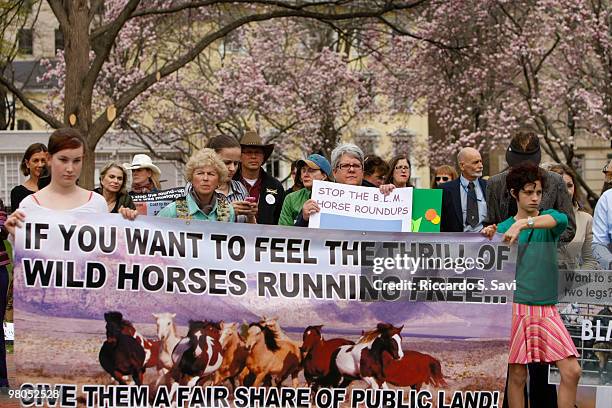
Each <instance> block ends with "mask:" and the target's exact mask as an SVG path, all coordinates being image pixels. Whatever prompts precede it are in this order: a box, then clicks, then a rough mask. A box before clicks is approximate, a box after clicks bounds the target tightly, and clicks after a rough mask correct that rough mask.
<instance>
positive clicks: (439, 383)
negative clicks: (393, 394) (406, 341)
mask: <svg viewBox="0 0 612 408" xmlns="http://www.w3.org/2000/svg"><path fill="white" fill-rule="evenodd" d="M383 373H384V376H385V381H386V382H388V383H389V384H393V385H396V386H399V387H413V388H415V389H416V390H417V391H418V390H420V389H421V387H422V386H423V384H430V385H433V386H434V387H444V386H446V381H444V376H443V375H442V367H441V365H440V362H439V361H438V360H436V359H435V358H433V357H432V356H430V355H429V354H423V353H419V352H418V351H412V350H405V351H404V357H402V358H400V359H399V360H396V359H394V358H393V357H392V356H391V354H389V353H387V352H386V351H385V352H384V353H383Z"/></svg>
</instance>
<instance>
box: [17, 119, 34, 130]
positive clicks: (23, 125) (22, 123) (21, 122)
mask: <svg viewBox="0 0 612 408" xmlns="http://www.w3.org/2000/svg"><path fill="white" fill-rule="evenodd" d="M17 130H32V124H31V123H30V122H28V121H27V120H25V119H18V120H17Z"/></svg>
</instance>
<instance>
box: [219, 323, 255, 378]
mask: <svg viewBox="0 0 612 408" xmlns="http://www.w3.org/2000/svg"><path fill="white" fill-rule="evenodd" d="M220 325H221V336H220V338H219V342H220V343H221V346H222V347H223V363H222V364H221V367H219V369H218V370H217V371H216V372H215V378H214V380H213V385H219V384H221V383H222V382H224V381H225V380H229V381H230V383H231V384H232V387H233V388H234V389H235V388H236V379H237V380H238V384H239V385H243V384H244V378H243V377H244V375H242V374H241V373H242V372H243V370H244V367H245V366H246V359H247V357H248V356H249V351H248V350H247V347H246V344H245V343H244V340H242V338H241V337H240V334H238V323H224V322H221V324H220ZM245 374H246V373H245Z"/></svg>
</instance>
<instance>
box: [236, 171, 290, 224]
mask: <svg viewBox="0 0 612 408" xmlns="http://www.w3.org/2000/svg"><path fill="white" fill-rule="evenodd" d="M259 171H260V176H261V177H262V180H261V192H260V193H259V205H258V207H257V223H258V224H268V225H278V219H279V218H280V213H281V210H282V208H283V201H285V189H284V188H283V185H282V184H281V182H280V181H278V180H277V179H275V178H274V177H272V176H270V175H269V174H268V173H266V171H265V170H264V169H260V170H259ZM241 178H242V173H241V172H240V170H238V171H237V172H236V174H234V180H238V181H240V180H241ZM245 187H246V188H247V190H249V186H245Z"/></svg>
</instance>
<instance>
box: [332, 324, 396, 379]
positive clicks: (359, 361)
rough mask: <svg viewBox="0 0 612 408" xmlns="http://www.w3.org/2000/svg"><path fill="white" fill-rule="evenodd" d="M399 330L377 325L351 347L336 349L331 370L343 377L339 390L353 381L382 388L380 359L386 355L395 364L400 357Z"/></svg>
mask: <svg viewBox="0 0 612 408" xmlns="http://www.w3.org/2000/svg"><path fill="white" fill-rule="evenodd" d="M403 327H404V326H402V327H394V326H393V325H392V324H389V323H378V325H377V326H376V329H374V330H371V331H369V332H365V333H364V335H363V336H362V337H361V339H359V341H358V342H357V344H355V345H354V346H350V345H347V346H340V348H339V349H338V351H337V352H336V353H335V355H334V362H335V367H334V368H335V369H337V370H338V371H339V374H340V375H341V376H342V377H343V381H342V383H341V384H340V387H347V386H348V385H349V384H350V383H351V381H353V380H355V379H363V380H364V381H365V382H367V383H368V385H369V386H370V387H372V388H374V389H377V388H380V387H381V386H382V387H386V384H385V376H384V372H383V357H382V355H383V352H385V351H386V352H388V353H389V354H391V356H392V357H393V358H394V359H396V360H398V359H400V358H402V357H403V356H404V352H403V350H402V338H401V335H400V333H401V331H402V328H403Z"/></svg>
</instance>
